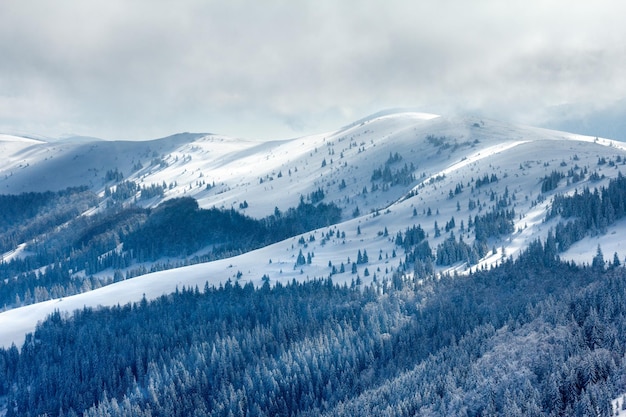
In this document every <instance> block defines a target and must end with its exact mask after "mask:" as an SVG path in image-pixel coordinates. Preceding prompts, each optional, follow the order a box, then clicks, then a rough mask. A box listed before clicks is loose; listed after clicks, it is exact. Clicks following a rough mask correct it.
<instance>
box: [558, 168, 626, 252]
mask: <svg viewBox="0 0 626 417" xmlns="http://www.w3.org/2000/svg"><path fill="white" fill-rule="evenodd" d="M625 215H626V178H625V177H624V176H623V175H622V173H621V172H620V173H618V176H617V178H615V179H611V180H610V181H609V183H608V185H607V186H606V187H598V188H595V189H594V190H593V191H591V190H590V189H589V188H588V187H585V188H584V189H583V190H582V192H579V191H578V190H575V192H574V194H572V195H562V194H559V195H555V196H554V199H553V200H552V205H551V207H550V210H549V212H548V215H547V217H546V219H547V220H549V219H552V218H554V217H557V216H561V217H562V218H563V219H564V220H568V219H571V220H569V221H565V222H560V223H559V224H558V225H557V226H556V228H555V239H556V241H557V244H558V245H559V250H560V251H564V250H567V249H568V248H569V247H570V246H571V245H572V244H573V243H574V242H576V241H578V240H580V239H582V238H583V237H585V236H586V235H587V234H588V233H592V234H593V233H605V232H606V230H607V227H608V226H610V225H611V224H613V223H615V222H616V221H617V220H620V219H622V218H624V216H625Z"/></svg>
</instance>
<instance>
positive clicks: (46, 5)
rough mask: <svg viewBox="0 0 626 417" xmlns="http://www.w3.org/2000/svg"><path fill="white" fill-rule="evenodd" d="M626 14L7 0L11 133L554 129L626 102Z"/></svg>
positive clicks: (416, 5)
mask: <svg viewBox="0 0 626 417" xmlns="http://www.w3.org/2000/svg"><path fill="white" fill-rule="evenodd" d="M9 3H11V4H9ZM624 8H625V6H622V4H621V3H619V2H616V1H609V0H599V1H598V2H594V3H593V5H584V4H582V3H581V4H578V3H577V4H571V2H565V1H562V0H558V1H553V2H549V3H547V2H543V1H539V0H535V1H530V2H529V1H525V2H521V1H511V2H501V1H495V0H491V1H485V2H480V4H478V5H470V2H465V1H460V0H442V1H434V0H433V1H420V2H406V1H398V0H392V1H386V2H382V1H373V0H368V1H360V2H356V1H345V2H335V1H328V0H326V1H325V0H321V1H318V2H285V1H278V0H273V1H267V2H252V1H242V0H235V1H229V2H212V1H209V2H206V1H199V0H198V1H194V0H184V1H180V2H175V3H172V2H165V1H160V0H157V1H147V0H135V1H132V2H129V1H123V0H110V1H106V2H105V1H98V0H96V1H90V2H70V1H67V0H62V1H59V2H53V3H51V2H47V1H44V0H33V1H29V2H3V3H2V4H1V5H0V55H1V56H2V57H3V59H2V60H0V130H5V131H6V130H25V129H26V130H27V129H29V128H33V129H38V131H37V132H34V133H41V134H50V135H54V134H57V135H58V134H62V133H68V131H67V130H70V131H71V132H73V133H80V134H85V135H93V136H100V137H113V138H117V137H125V138H128V137H131V138H132V137H137V138H147V137H152V136H161V135H165V134H168V133H173V132H175V131H177V130H185V131H190V130H196V131H217V132H221V133H224V134H232V135H240V136H251V137H272V138H275V137H285V136H292V135H299V134H303V133H307V132H310V133H312V132H318V131H321V130H326V129H330V128H335V127H338V126H340V125H342V124H345V123H348V122H350V121H351V120H350V119H351V118H358V117H361V116H363V115H365V114H366V113H368V112H374V111H377V110H380V109H381V108H383V107H399V106H411V107H418V108H422V109H423V110H424V111H431V112H444V113H445V112H449V111H456V112H475V113H481V114H485V115H492V116H493V117H498V118H504V119H508V120H512V121H523V122H528V123H533V122H545V121H546V120H547V118H549V117H552V116H551V115H553V114H554V112H551V111H550V110H549V109H551V108H554V106H558V105H562V104H565V103H574V102H575V103H587V102H588V103H591V102H594V101H606V102H613V101H616V100H619V99H621V98H623V97H626V81H625V80H624V78H625V77H624V76H623V75H622V74H621V69H622V68H624V64H625V63H626V62H624V61H625V60H626V59H625V57H626V48H625V46H624V45H625V41H626V36H624V35H626V33H625V32H626V28H624V25H623V24H622V23H621V22H620V19H619V18H618V17H619V16H623V13H620V12H619V11H620V9H622V11H623V9H624ZM583 107H584V106H583ZM41 130H43V131H41Z"/></svg>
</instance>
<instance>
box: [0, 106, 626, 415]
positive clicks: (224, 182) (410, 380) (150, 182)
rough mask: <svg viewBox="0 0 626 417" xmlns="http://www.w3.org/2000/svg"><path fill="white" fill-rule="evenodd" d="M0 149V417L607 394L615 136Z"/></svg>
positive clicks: (462, 123)
mask: <svg viewBox="0 0 626 417" xmlns="http://www.w3.org/2000/svg"><path fill="white" fill-rule="evenodd" d="M1 143H2V148H3V152H2V154H3V161H4V162H3V167H2V172H0V175H1V176H2V179H0V186H1V187H2V189H3V190H4V193H5V194H3V195H2V198H1V200H0V204H1V205H2V215H3V218H2V222H3V224H2V227H3V229H2V235H1V236H0V237H1V242H2V246H3V252H4V253H3V255H2V264H1V265H0V269H1V271H2V278H3V282H2V286H0V296H1V297H2V306H3V307H2V309H3V311H2V313H0V327H1V329H2V332H1V333H0V343H1V344H2V346H3V350H2V351H1V353H2V355H1V356H0V358H2V361H1V362H0V363H1V364H2V367H1V368H0V370H1V371H2V373H3V378H2V380H3V381H4V383H3V385H2V387H1V388H2V394H3V398H5V400H4V403H5V406H4V408H5V411H4V413H6V414H7V415H12V413H13V411H15V412H17V413H18V414H20V413H21V412H22V411H25V410H34V414H42V413H51V414H54V413H59V414H61V412H63V413H64V414H65V413H69V414H72V413H79V412H84V413H85V415H143V414H146V413H147V414H152V415H154V414H158V415H161V414H163V415H172V413H173V414H178V415H189V413H191V411H192V410H194V412H195V413H198V415H203V414H202V413H204V414H206V415H222V414H229V413H230V412H232V413H233V414H235V415H236V414H237V413H241V412H243V413H244V415H277V414H281V415H283V414H303V415H309V414H315V415H317V414H329V415H340V414H341V415H343V414H354V412H355V411H354V410H357V409H358V410H360V412H362V413H363V414H371V415H380V414H381V413H385V412H390V413H392V414H400V415H405V414H406V415H413V414H415V413H417V414H428V413H434V414H442V415H487V414H489V413H505V414H507V415H529V414H537V415H540V414H542V413H545V414H554V415H560V414H564V415H586V413H587V412H588V410H590V409H593V410H597V411H598V413H604V412H605V411H606V410H609V408H610V405H609V404H610V403H609V400H610V399H612V398H615V397H617V394H619V392H620V390H622V389H623V388H624V382H623V377H622V375H623V369H624V368H623V366H624V365H623V362H622V357H623V346H624V344H623V343H622V340H621V339H622V337H621V335H622V334H623V332H622V330H621V327H620V326H621V325H623V324H625V323H626V322H624V321H623V319H622V318H621V317H622V313H621V312H622V311H623V310H622V309H621V307H620V306H621V304H620V303H622V302H624V301H626V299H624V298H623V296H622V294H624V291H623V289H622V288H623V285H624V284H623V282H626V281H624V274H626V270H624V269H623V267H622V265H623V264H624V263H625V262H626V259H625V257H626V247H624V246H623V245H624V243H623V240H622V239H621V233H622V230H623V227H624V226H623V225H624V221H625V217H626V178H625V177H623V175H622V170H624V168H625V167H626V146H625V145H623V144H622V143H621V142H618V141H614V140H610V139H604V138H598V137H588V136H581V135H576V134H571V133H566V132H560V131H551V130H546V129H539V128H533V127H527V126H519V125H513V124H509V123H502V122H498V121H494V120H487V119H479V118H459V117H445V116H436V115H432V114H424V113H414V112H402V113H395V112H389V113H379V114H376V115H373V116H371V117H368V118H365V119H362V120H359V121H357V122H355V123H353V124H351V125H349V126H346V127H343V128H340V129H338V130H336V131H331V132H327V133H323V134H318V135H314V136H309V137H301V138H297V139H291V140H281V141H273V142H266V141H263V142H259V141H253V140H243V139H237V138H229V137H226V136H221V135H212V134H180V135H175V136H172V137H167V138H163V139H157V140H153V141H146V142H115V141H114V142H110V141H54V142H46V141H42V140H33V139H28V138H24V137H16V136H8V135H5V136H3V137H2V138H1ZM103 155H105V157H103ZM83 183H84V184H83ZM198 320H200V321H198ZM144 325H145V327H144ZM129 326H130V327H129ZM105 335H108V336H105ZM103 337H106V340H104V339H102V338H103ZM128 338H132V339H131V340H129V339H128ZM162 338H164V339H162ZM102 343H106V347H104V346H103V345H102ZM153 343H154V344H155V346H154V347H152V344H153ZM88 346H93V348H92V349H89V350H87V351H85V349H87V347H88ZM470 347H471V350H468V349H470ZM154 349H156V350H154ZM69 352H71V353H69ZM455 352H456V353H455ZM460 352H463V354H461V353H460ZM452 357H454V358H455V361H460V362H461V363H458V364H456V363H454V364H453V363H452V362H454V361H452V362H451V358H452ZM445 358H448V359H445ZM215 367H217V368H215ZM224 367H226V368H225V369H224ZM434 369H437V372H436V373H435V374H431V372H433V370H434ZM266 373H267V374H266ZM303 375H308V377H304V378H303ZM294 378H296V379H294ZM298 378H300V379H298ZM36 381H40V382H36ZM268 384H269V385H268ZM400 386H401V387H402V389H400V388H399V387H400ZM409 387H411V388H409ZM406 390H409V391H410V392H411V393H410V394H409V391H406ZM33 391H36V392H38V393H37V394H36V395H34V394H33ZM77 392H79V393H81V395H78V396H77V395H75V393H77ZM259 395H260V397H259ZM618 401H619V400H618ZM363 402H366V403H367V404H368V405H367V406H366V405H364V403H363ZM555 402H556V403H555ZM555 404H556V405H555ZM172 407H173V408H172ZM364 407H365V408H364ZM29 412H30V411H29ZM147 414H146V415H147Z"/></svg>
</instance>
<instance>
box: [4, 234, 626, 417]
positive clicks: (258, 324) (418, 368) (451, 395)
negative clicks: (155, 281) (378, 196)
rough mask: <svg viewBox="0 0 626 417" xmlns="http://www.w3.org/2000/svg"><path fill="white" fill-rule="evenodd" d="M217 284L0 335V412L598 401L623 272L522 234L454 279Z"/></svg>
mask: <svg viewBox="0 0 626 417" xmlns="http://www.w3.org/2000/svg"><path fill="white" fill-rule="evenodd" d="M395 288H397V289H393V287H382V288H381V289H383V291H384V292H385V294H383V295H380V294H379V292H378V291H377V290H375V289H374V288H370V287H365V288H362V289H359V290H357V289H350V288H348V287H347V286H345V285H344V286H341V287H339V286H336V285H333V284H332V282H331V281H330V280H329V279H328V280H317V281H311V282H307V283H296V282H293V283H291V284H288V285H280V284H276V285H275V286H274V287H272V288H270V286H269V284H268V283H266V284H265V285H264V286H263V287H262V288H259V289H255V288H254V287H253V286H252V285H251V284H246V285H243V286H242V285H240V284H239V283H238V282H234V283H233V282H230V281H229V282H227V283H226V284H225V285H223V286H220V287H219V288H209V287H208V286H205V288H204V290H203V291H202V292H201V291H199V290H198V288H194V289H181V291H180V292H176V293H175V294H172V295H169V296H164V297H161V298H159V299H157V300H155V301H152V302H148V301H146V300H143V301H141V302H140V303H136V304H133V305H126V306H116V307H110V308H101V309H98V310H94V309H91V308H85V309H83V310H81V311H77V312H75V313H73V314H72V315H69V316H68V317H67V318H65V317H62V316H61V315H60V314H59V313H55V314H53V315H52V316H51V317H50V318H49V319H48V320H47V321H45V322H43V323H42V324H40V325H39V326H38V328H37V331H36V332H35V334H33V335H29V336H28V337H27V338H26V342H25V343H24V345H23V346H22V347H21V349H18V348H16V347H12V348H10V349H6V350H2V349H0V396H6V397H7V400H8V403H9V407H8V410H7V416H14V415H43V414H47V415H49V416H58V415H65V416H74V415H80V414H81V413H84V415H86V416H131V415H132V416H148V415H151V416H188V415H196V416H230V415H235V416H270V415H272V416H273V415H295V416H298V415H302V416H309V415H310V416H312V415H321V414H322V415H336V416H341V415H351V416H352V415H362V416H369V415H395V416H404V415H406V416H412V415H437V416H481V415H508V416H525V415H535V416H588V415H609V414H610V405H609V400H610V399H611V398H613V397H614V396H615V395H616V394H617V393H618V392H622V391H623V390H624V389H626V386H625V382H624V379H623V377H622V376H623V375H624V371H625V370H626V368H625V366H624V362H623V357H624V354H625V353H626V331H624V330H625V329H626V318H625V317H624V315H623V311H625V309H626V271H625V270H624V269H622V268H613V269H610V270H607V271H605V270H603V269H591V268H587V267H577V266H574V265H573V264H567V263H562V262H559V260H558V259H557V258H555V257H554V256H552V254H551V249H550V248H548V247H547V246H546V245H544V244H542V243H541V242H539V241H536V242H534V243H533V244H532V245H530V247H529V248H528V250H526V251H525V252H524V253H523V254H522V255H521V256H520V258H519V259H518V260H517V261H512V260H506V261H505V262H504V263H503V265H502V266H500V267H498V268H494V269H492V270H490V271H481V272H479V273H475V274H472V275H470V276H469V277H467V278H463V279H461V278H459V277H452V276H448V277H446V276H444V277H443V278H442V279H437V280H423V279H421V280H419V281H418V280H417V279H416V280H402V279H399V280H397V281H396V286H395Z"/></svg>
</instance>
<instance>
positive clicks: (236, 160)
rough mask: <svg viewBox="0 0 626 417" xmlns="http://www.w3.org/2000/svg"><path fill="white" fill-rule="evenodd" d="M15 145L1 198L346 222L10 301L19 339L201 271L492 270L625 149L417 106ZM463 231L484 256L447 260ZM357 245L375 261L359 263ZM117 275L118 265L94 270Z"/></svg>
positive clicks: (592, 243) (543, 233) (591, 245)
mask: <svg viewBox="0 0 626 417" xmlns="http://www.w3.org/2000/svg"><path fill="white" fill-rule="evenodd" d="M9 139H10V140H9ZM2 143H5V142H2ZM6 143H8V144H10V147H8V148H7V152H6V153H5V154H4V155H5V156H4V158H5V159H6V164H2V166H3V168H2V169H3V171H1V172H0V175H1V177H0V189H1V190H6V191H3V192H6V193H17V192H22V191H40V190H48V189H50V190H55V189H61V188H64V187H67V186H69V185H87V186H88V187H90V189H91V190H92V191H93V192H95V193H97V194H98V195H99V196H100V197H101V198H102V199H103V200H102V202H101V203H100V206H99V207H100V210H101V209H102V207H104V206H105V205H106V204H107V201H110V197H106V195H107V194H106V191H107V189H109V190H115V188H116V187H118V186H119V185H120V183H121V182H122V181H132V182H135V183H136V184H137V185H138V186H139V187H142V186H143V187H145V186H149V185H161V184H165V186H164V190H163V196H162V197H160V196H155V197H151V198H147V199H142V198H136V197H138V196H139V195H140V194H139V191H137V194H136V195H135V196H134V197H130V198H128V199H127V200H126V202H125V203H124V204H132V203H133V202H134V200H137V204H139V205H141V206H144V207H155V206H157V205H158V204H159V203H160V202H162V201H163V200H165V199H171V198H176V197H183V196H186V197H193V198H195V199H197V201H198V203H199V205H200V207H203V208H207V209H208V208H211V207H216V208H221V209H231V208H232V209H234V210H237V211H239V212H241V213H243V214H245V215H247V216H251V217H252V218H256V219H262V218H265V217H266V216H271V215H272V214H273V213H275V212H276V209H278V211H279V212H284V211H286V210H288V209H289V208H291V207H296V206H297V205H298V204H299V202H300V201H316V200H318V199H319V198H320V196H321V201H323V202H325V203H334V204H336V205H337V206H338V207H339V208H341V209H342V221H341V222H340V223H338V224H336V225H334V226H331V227H325V228H322V229H319V230H315V231H311V232H308V233H305V234H303V235H302V236H294V237H292V238H289V239H286V240H284V241H282V242H278V243H275V244H273V245H270V246H267V247H264V248H262V249H258V250H255V251H252V252H249V253H245V254H242V255H239V256H236V257H233V258H228V259H223V260H218V261H214V262H209V263H203V264H198V265H193V266H188V267H184V268H178V269H173V270H169V271H162V272H157V273H152V274H146V275H143V276H141V277H137V278H133V279H128V280H123V281H121V282H115V283H113V284H111V285H107V286H105V287H102V288H99V289H96V290H93V291H88V292H84V293H82V294H77V295H74V296H71V297H65V298H63V299H56V300H49V301H45V302H41V303H36V304H32V305H29V306H24V307H20V308H15V309H11V310H8V311H5V312H3V313H0V328H2V330H0V344H1V345H4V346H8V345H10V344H11V343H12V342H15V343H18V344H19V343H21V340H23V335H24V333H25V332H27V331H32V330H33V329H34V327H35V325H36V323H37V321H38V320H41V319H43V318H44V317H45V315H47V314H49V313H51V312H52V311H54V310H57V309H58V310H60V311H71V310H73V309H75V308H80V307H82V306H83V305H88V306H89V305H100V304H101V305H114V304H117V303H126V302H129V301H138V300H140V299H141V298H142V297H143V296H144V295H145V296H146V297H147V298H155V297H157V296H159V295H161V294H165V293H170V292H173V291H174V290H175V289H176V287H177V286H178V287H179V288H182V286H185V287H194V286H198V287H200V288H202V287H203V286H204V284H205V282H207V281H208V282H209V283H210V284H212V285H219V284H220V283H224V282H226V281H227V280H229V279H230V280H233V281H234V280H239V282H241V283H245V282H252V283H254V284H255V285H261V284H262V282H263V278H264V277H265V279H267V278H269V280H270V283H274V282H283V283H286V282H290V281H292V280H294V279H295V280H311V279H314V278H325V277H328V276H330V275H332V279H333V281H334V282H337V283H346V284H348V285H350V284H352V283H353V282H354V283H355V284H359V283H364V284H371V283H373V284H374V285H375V286H377V287H378V288H380V289H382V288H384V287H385V286H388V285H391V283H392V281H393V279H394V277H396V276H397V274H396V273H397V272H401V273H402V274H409V275H413V274H417V275H418V276H421V274H422V273H425V271H423V270H422V269H423V268H425V269H426V270H428V269H429V268H431V267H432V268H434V272H435V273H437V274H441V273H446V272H452V271H456V272H459V273H467V272H469V271H470V270H476V269H480V268H485V267H490V266H492V265H495V264H497V263H499V262H501V261H502V259H503V258H505V257H509V256H516V255H517V254H518V253H519V252H520V251H521V250H523V249H524V248H526V247H527V246H528V245H529V244H530V243H531V242H533V241H534V240H536V239H540V240H542V241H544V240H545V239H546V238H547V236H548V232H549V231H550V230H551V228H554V227H556V225H557V223H558V222H559V221H560V219H559V218H552V219H550V220H546V215H547V212H548V209H549V207H550V204H551V202H552V198H553V196H554V195H556V194H572V193H574V192H575V190H579V191H580V190H582V189H583V187H590V188H595V187H600V186H605V185H606V184H607V183H608V182H609V180H610V179H612V178H617V177H618V173H619V172H620V169H621V168H622V165H624V163H626V150H625V149H626V147H625V146H624V145H623V144H621V143H619V142H615V141H611V140H606V139H598V138H593V137H585V136H580V135H572V134H568V133H564V132H557V131H550V130H544V129H537V128H531V127H523V126H514V125H510V124H507V123H500V122H497V121H489V120H480V119H472V118H447V117H435V116H433V115H425V114H421V113H397V114H384V115H378V116H375V117H371V118H368V119H364V120H361V121H359V122H358V123H355V124H353V125H350V126H347V127H345V128H343V129H340V130H338V131H336V132H329V133H326V134H320V135H315V136H311V137H304V138H296V139H291V140H283V141H273V142H258V141H248V140H243V139H233V138H227V137H223V136H218V135H202V134H197V135H196V134H184V135H177V136H173V137H170V138H165V139H160V140H155V141H150V142H105V141H98V142H92V143H86V144H85V143H83V144H81V143H69V142H68V143H63V142H61V143H45V142H39V141H32V140H27V139H20V138H8V139H6ZM6 146H9V145H6ZM108 172H118V173H120V174H121V175H120V176H110V175H107V173H108ZM553 173H556V174H555V175H556V176H555V177H554V178H553V177H551V176H552V175H553ZM11 174H12V175H11ZM2 177H3V178H4V179H2ZM112 177H116V178H112ZM551 178H553V179H554V180H551ZM485 179H486V180H485ZM542 189H543V190H542ZM320 191H321V193H320ZM244 203H245V204H244ZM97 210H99V209H96V211H97ZM499 210H506V211H508V212H510V213H513V212H514V215H512V218H510V219H508V220H507V221H508V222H510V223H511V227H510V229H507V231H506V232H505V233H495V234H494V233H491V234H488V235H487V236H486V237H485V238H480V239H479V238H478V237H477V235H478V234H477V232H476V230H475V228H470V223H473V222H474V220H475V219H479V220H480V219H482V218H483V217H485V218H486V219H490V217H488V216H487V215H488V214H489V213H497V212H498V211H499ZM84 215H88V214H84ZM491 219H493V217H492V218H491ZM487 221H488V220H487ZM414 226H415V227H418V226H419V229H421V230H423V232H424V234H425V235H426V236H425V238H426V239H425V240H426V241H427V242H428V245H429V247H430V250H431V252H432V259H431V260H430V261H428V260H424V259H419V263H418V262H415V260H414V259H413V258H414V254H415V253H414V251H415V247H409V246H407V245H399V244H398V240H397V236H398V234H400V236H401V237H403V236H404V237H406V233H407V229H409V228H413V227H414ZM446 226H448V227H447V230H446ZM623 226H624V221H621V222H617V223H614V224H612V225H609V226H608V227H607V230H606V231H602V232H601V233H595V234H593V235H588V236H587V237H585V238H584V239H583V240H581V241H580V242H578V243H576V244H574V245H573V246H572V247H571V248H569V250H568V251H567V252H565V253H562V254H561V257H562V258H565V259H573V260H576V261H578V262H591V260H592V257H593V256H594V255H595V254H596V251H597V248H598V245H600V246H601V247H602V249H603V250H604V252H605V253H606V254H607V255H612V254H613V252H616V253H617V256H618V258H619V259H624V256H625V255H626V248H623V247H622V246H621V243H620V241H619V239H617V237H619V236H620V234H619V233H620V231H621V230H623ZM416 230H417V229H416ZM451 236H453V237H452V238H451ZM459 238H462V241H463V243H464V244H466V245H467V248H469V250H470V251H471V250H472V248H473V249H474V250H475V251H476V253H477V254H478V253H480V256H478V259H475V260H474V261H469V260H468V259H466V258H464V259H460V258H459V259H457V258H455V257H450V256H447V257H446V258H445V259H444V258H442V257H441V256H440V255H441V254H442V253H443V251H444V249H445V248H446V246H445V245H446V244H448V246H450V242H455V245H456V246H455V247H458V246H459V245H460V243H458V242H459ZM19 243H27V242H19ZM422 249H423V248H422ZM118 250H123V248H118ZM207 250H208V249H207ZM466 250H467V249H466ZM202 253H203V251H200V252H199V254H202ZM300 253H302V255H303V256H305V257H307V255H309V254H310V255H311V256H310V258H311V259H310V262H309V261H308V259H307V262H305V263H300V262H299V259H298V258H299V254H300ZM364 253H366V254H367V258H368V259H367V261H366V262H357V261H358V260H359V254H361V257H362V254H364ZM12 256H14V255H12ZM465 256H466V257H467V256H468V255H465ZM422 260H424V262H423V265H422ZM361 261H362V259H361ZM181 262H182V260H181ZM429 263H430V266H429ZM353 264H354V266H353ZM413 264H415V266H414V265H413ZM407 265H409V267H407ZM342 266H343V269H342ZM146 267H147V269H149V267H150V265H149V264H147V265H146ZM342 270H343V271H345V272H341V271H342ZM352 271H354V273H353V272H352ZM74 272H75V273H76V271H74ZM122 272H124V270H123V269H122ZM113 274H114V271H113V270H112V269H110V270H106V271H103V272H99V273H98V274H97V276H98V277H101V278H103V279H104V277H106V276H113Z"/></svg>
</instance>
